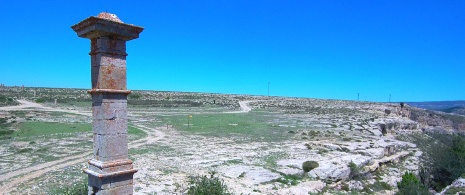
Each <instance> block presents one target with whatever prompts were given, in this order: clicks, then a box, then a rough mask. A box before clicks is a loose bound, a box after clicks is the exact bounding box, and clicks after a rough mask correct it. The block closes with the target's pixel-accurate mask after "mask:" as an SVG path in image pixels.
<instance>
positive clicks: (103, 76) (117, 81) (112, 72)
mask: <svg viewBox="0 0 465 195" xmlns="http://www.w3.org/2000/svg"><path fill="white" fill-rule="evenodd" d="M96 88H97V89H116V90H126V68H125V67H115V66H100V67H99V76H98V80H97V87H96Z"/></svg>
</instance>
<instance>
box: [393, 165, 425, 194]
mask: <svg viewBox="0 0 465 195" xmlns="http://www.w3.org/2000/svg"><path fill="white" fill-rule="evenodd" d="M397 187H398V188H399V192H397V195H423V194H425V195H426V194H429V191H428V189H427V188H425V186H424V185H423V184H422V183H421V182H420V180H418V178H417V176H415V175H414V174H413V173H410V172H408V171H407V172H405V173H404V175H402V181H400V182H398V183H397Z"/></svg>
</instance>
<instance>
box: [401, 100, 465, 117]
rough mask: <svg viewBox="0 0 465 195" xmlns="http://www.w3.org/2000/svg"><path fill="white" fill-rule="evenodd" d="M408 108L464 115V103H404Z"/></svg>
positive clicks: (460, 101) (461, 101)
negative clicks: (413, 107)
mask: <svg viewBox="0 0 465 195" xmlns="http://www.w3.org/2000/svg"><path fill="white" fill-rule="evenodd" d="M406 103H407V104H408V105H410V106H415V107H418V108H423V109H427V110H434V111H442V112H446V113H454V114H460V115H465V101H464V100H459V101H437V102H406Z"/></svg>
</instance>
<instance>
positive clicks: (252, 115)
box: [160, 112, 289, 141]
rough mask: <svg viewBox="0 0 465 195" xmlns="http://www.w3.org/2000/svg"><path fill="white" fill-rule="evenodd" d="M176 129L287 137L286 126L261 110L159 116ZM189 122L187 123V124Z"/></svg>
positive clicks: (265, 138)
mask: <svg viewBox="0 0 465 195" xmlns="http://www.w3.org/2000/svg"><path fill="white" fill-rule="evenodd" d="M160 118H161V119H162V121H164V122H166V123H167V124H170V125H174V127H175V128H176V129H178V130H181V131H184V132H188V133H196V134H201V135H206V136H220V137H229V136H242V137H245V138H247V139H249V140H255V141H257V140H261V141H282V140H284V139H288V138H289V135H288V133H286V132H287V131H288V128H286V127H279V126H277V125H275V124H273V123H272V121H273V119H274V115H273V114H266V113H261V112H249V113H236V114H232V113H221V114H197V115H192V118H188V115H183V116H179V115H178V116H169V117H168V116H166V117H160ZM188 123H189V125H188Z"/></svg>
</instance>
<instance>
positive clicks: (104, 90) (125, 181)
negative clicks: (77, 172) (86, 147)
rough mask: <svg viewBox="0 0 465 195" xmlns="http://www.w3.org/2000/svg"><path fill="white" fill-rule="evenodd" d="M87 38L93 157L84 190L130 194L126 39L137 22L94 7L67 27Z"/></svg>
mask: <svg viewBox="0 0 465 195" xmlns="http://www.w3.org/2000/svg"><path fill="white" fill-rule="evenodd" d="M71 28H72V29H73V30H74V31H76V33H77V35H78V36H79V37H83V38H88V39H90V40H91V48H90V49H91V51H90V56H91V74H92V75H91V77H92V79H91V81H92V90H89V91H88V92H89V93H90V94H91V95H92V117H93V126H92V132H93V138H94V144H93V148H94V149H93V159H91V160H89V162H88V163H89V167H88V168H86V169H84V172H85V173H87V174H88V176H89V182H88V185H89V194H132V193H133V175H134V173H136V172H137V170H136V169H134V168H133V166H132V161H131V160H130V159H128V136H127V127H128V125H127V121H128V119H127V95H128V94H130V93H131V91H129V90H127V89H126V56H127V54H126V41H129V40H132V39H136V38H138V37H139V33H140V32H142V30H143V28H142V27H138V26H134V25H129V24H124V23H123V22H122V21H121V20H120V19H119V18H118V17H117V16H116V15H114V14H110V13H105V12H104V13H100V14H99V15H98V16H97V17H93V16H91V17H89V18H87V19H85V20H83V21H81V22H79V23H78V24H76V25H74V26H72V27H71Z"/></svg>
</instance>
